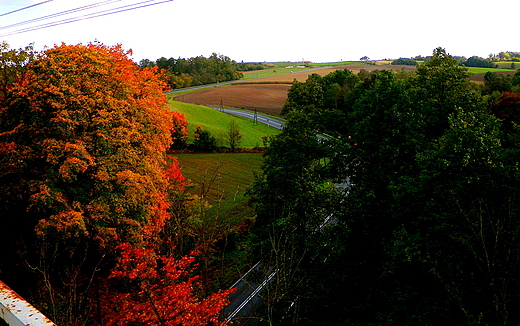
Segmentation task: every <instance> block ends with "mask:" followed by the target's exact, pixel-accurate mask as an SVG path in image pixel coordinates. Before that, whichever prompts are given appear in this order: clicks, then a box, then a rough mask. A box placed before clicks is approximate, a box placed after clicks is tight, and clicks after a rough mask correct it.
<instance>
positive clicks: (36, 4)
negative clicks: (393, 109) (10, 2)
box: [0, 0, 53, 17]
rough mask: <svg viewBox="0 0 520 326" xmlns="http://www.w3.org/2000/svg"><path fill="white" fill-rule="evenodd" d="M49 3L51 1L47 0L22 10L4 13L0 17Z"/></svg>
mask: <svg viewBox="0 0 520 326" xmlns="http://www.w3.org/2000/svg"><path fill="white" fill-rule="evenodd" d="M51 1H53V0H47V1H43V2H39V3H35V4H33V5H30V6H27V7H23V8H20V9H16V10H13V11H9V12H6V13H4V14H0V17H2V16H7V15H9V14H14V13H15V12H19V11H22V10H25V9H29V8H32V7H36V6H39V5H43V4H44V3H47V2H51Z"/></svg>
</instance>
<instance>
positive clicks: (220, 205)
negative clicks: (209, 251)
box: [175, 153, 263, 221]
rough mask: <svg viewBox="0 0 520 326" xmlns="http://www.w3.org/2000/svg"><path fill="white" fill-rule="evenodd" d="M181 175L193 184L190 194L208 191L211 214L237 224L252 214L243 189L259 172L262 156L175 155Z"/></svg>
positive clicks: (220, 154)
mask: <svg viewBox="0 0 520 326" xmlns="http://www.w3.org/2000/svg"><path fill="white" fill-rule="evenodd" d="M175 157H177V160H178V161H179V163H180V165H181V168H182V174H183V175H184V176H185V177H186V178H188V179H189V180H190V181H191V183H192V184H193V189H192V191H191V192H192V193H194V194H198V195H200V193H201V192H204V191H208V193H207V200H208V201H209V203H210V204H211V205H212V206H213V208H212V211H213V212H212V213H214V214H216V213H217V211H218V214H219V215H220V216H222V217H223V218H231V219H234V220H237V221H240V220H241V219H243V218H247V217H251V216H253V215H254V213H253V211H252V209H251V208H249V207H248V206H247V198H246V196H245V193H246V189H247V188H248V187H250V186H251V185H252V183H253V180H254V174H255V173H259V172H260V168H261V165H262V162H263V157H262V154H258V153H237V154H223V153H216V154H176V155H175Z"/></svg>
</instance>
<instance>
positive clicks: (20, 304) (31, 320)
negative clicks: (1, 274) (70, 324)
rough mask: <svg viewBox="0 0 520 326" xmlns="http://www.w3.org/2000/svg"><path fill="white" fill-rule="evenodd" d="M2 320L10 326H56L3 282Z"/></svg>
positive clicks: (1, 284) (1, 287) (0, 311)
mask: <svg viewBox="0 0 520 326" xmlns="http://www.w3.org/2000/svg"><path fill="white" fill-rule="evenodd" d="M0 318H1V319H3V320H4V321H5V322H6V323H7V325H9V326H56V324H54V323H53V322H52V321H51V320H50V319H49V318H47V317H45V316H44V315H43V314H42V313H41V312H40V311H38V309H36V308H34V307H33V306H32V305H31V304H30V303H29V302H27V301H25V300H24V299H23V298H22V297H21V296H19V295H18V294H17V293H16V292H14V291H13V290H12V289H11V288H10V287H8V286H7V285H6V284H5V283H4V282H2V281H0Z"/></svg>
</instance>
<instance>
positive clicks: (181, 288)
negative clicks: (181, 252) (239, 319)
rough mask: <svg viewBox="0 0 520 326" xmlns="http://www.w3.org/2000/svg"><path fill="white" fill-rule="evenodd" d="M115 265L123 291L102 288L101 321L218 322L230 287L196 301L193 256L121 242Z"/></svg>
mask: <svg viewBox="0 0 520 326" xmlns="http://www.w3.org/2000/svg"><path fill="white" fill-rule="evenodd" d="M118 249H119V250H120V252H121V257H120V260H119V264H118V266H117V268H116V269H114V270H113V271H112V274H111V279H112V280H114V279H116V280H119V281H121V283H122V284H125V285H124V286H120V288H124V289H125V290H124V291H119V292H114V291H109V292H105V293H104V296H103V305H102V307H103V309H104V314H103V315H104V317H105V325H107V326H124V325H130V324H134V323H135V324H139V325H161V326H173V325H184V326H190V325H193V326H195V325H208V324H210V323H211V324H218V323H219V322H218V316H219V313H220V311H221V310H222V308H223V307H224V306H225V305H226V304H227V297H228V296H229V294H230V293H231V292H232V290H224V291H219V292H217V293H214V294H212V295H210V296H209V297H207V298H206V299H204V300H199V299H198V298H197V297H196V295H195V291H196V289H197V286H198V277H197V276H189V275H190V274H191V273H192V272H193V267H194V265H193V263H194V260H195V258H194V257H193V256H191V257H183V258H182V259H173V258H171V257H167V256H161V255H157V254H156V253H155V251H154V250H153V249H152V248H150V247H148V248H143V247H135V246H132V245H130V244H129V243H123V244H121V245H119V247H118Z"/></svg>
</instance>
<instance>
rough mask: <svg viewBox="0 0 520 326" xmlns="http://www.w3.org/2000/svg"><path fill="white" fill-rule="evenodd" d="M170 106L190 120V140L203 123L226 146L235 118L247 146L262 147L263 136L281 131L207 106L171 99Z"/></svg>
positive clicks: (243, 142)
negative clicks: (227, 136) (254, 123)
mask: <svg viewBox="0 0 520 326" xmlns="http://www.w3.org/2000/svg"><path fill="white" fill-rule="evenodd" d="M170 108H171V109H172V110H174V111H178V112H181V113H183V114H184V116H185V117H186V120H188V124H189V125H188V128H189V130H190V140H189V142H191V141H192V140H193V133H194V131H195V126H197V125H201V126H202V128H204V129H206V130H209V131H210V132H211V134H212V135H213V136H214V137H215V138H217V142H218V141H220V143H218V145H219V146H226V145H227V143H226V141H225V138H226V134H227V133H228V130H229V123H230V122H231V120H235V122H236V124H237V125H238V128H239V129H240V132H241V133H242V141H241V143H240V146H241V147H245V148H253V147H257V146H260V147H261V146H263V143H262V136H270V135H276V134H278V133H279V132H280V131H279V130H277V129H275V128H272V127H268V126H266V125H264V124H262V123H258V124H256V125H253V122H252V120H250V119H246V118H242V117H238V116H232V115H229V114H226V113H222V112H219V111H217V110H214V109H211V108H208V107H206V106H201V105H194V104H188V103H182V102H177V101H170Z"/></svg>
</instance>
